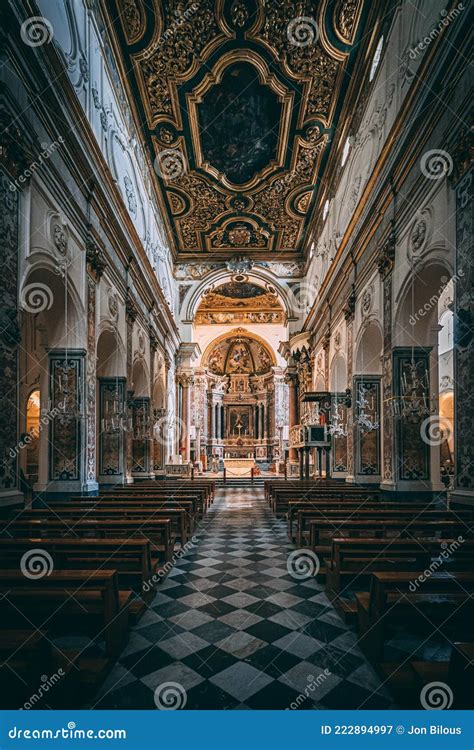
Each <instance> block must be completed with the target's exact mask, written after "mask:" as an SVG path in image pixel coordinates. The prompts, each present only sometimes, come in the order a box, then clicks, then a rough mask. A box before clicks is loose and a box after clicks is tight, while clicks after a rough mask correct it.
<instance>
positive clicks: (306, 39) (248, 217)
mask: <svg viewBox="0 0 474 750" xmlns="http://www.w3.org/2000/svg"><path fill="white" fill-rule="evenodd" d="M114 6H115V7H114ZM368 6H369V2H368V0H365V2H364V0H322V1H321V2H310V0H302V1H300V2H291V1H289V0H195V1H194V2H192V1H189V0H188V1H185V2H182V1H180V0H113V1H111V0H107V2H105V1H104V2H103V8H104V12H105V13H106V15H108V18H109V20H110V23H111V25H112V27H113V30H114V34H113V39H114V44H116V52H117V54H118V57H119V59H120V60H121V68H122V73H123V75H124V78H125V82H126V86H127V87H128V91H129V94H130V98H131V101H132V102H133V106H134V107H135V111H136V116H137V119H138V120H139V122H140V125H141V128H142V132H143V136H144V140H145V142H146V144H147V147H148V149H149V155H150V163H153V165H154V178H155V179H156V181H157V188H158V195H159V200H160V203H161V208H162V210H163V213H164V215H165V217H166V218H167V223H168V226H169V229H170V235H171V237H172V241H173V248H174V251H175V253H176V256H177V257H180V258H183V259H189V258H190V257H195V256H196V255H200V256H201V257H203V258H204V257H206V256H209V255H212V256H213V257H217V258H226V257H229V256H233V255H235V253H242V252H245V253H246V254H247V255H248V254H254V255H257V256H259V257H269V258H270V257H271V256H272V255H276V254H277V253H278V256H279V257H285V256H286V257H288V258H290V257H293V258H294V257H298V254H301V253H302V252H303V251H304V250H305V242H306V237H307V232H308V227H309V226H310V225H311V222H312V221H313V220H314V218H315V216H314V212H315V205H316V199H317V192H318V187H319V186H320V181H321V177H322V175H323V172H324V169H325V165H326V162H327V158H328V153H329V148H330V144H331V142H332V140H333V135H334V129H335V127H336V124H337V121H338V117H339V115H340V112H341V109H342V107H343V104H344V97H345V94H346V92H347V87H348V81H349V77H350V75H351V71H352V69H353V66H354V62H355V56H356V54H357V47H358V45H357V41H358V39H359V37H360V35H361V33H362V27H363V24H364V17H365V14H366V11H367V9H368ZM125 71H126V72H125Z"/></svg>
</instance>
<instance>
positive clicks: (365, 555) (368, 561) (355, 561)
mask: <svg viewBox="0 0 474 750" xmlns="http://www.w3.org/2000/svg"><path fill="white" fill-rule="evenodd" d="M436 543H437V545H438V547H439V541H437V542H436ZM325 562H326V594H327V596H328V598H329V599H330V600H331V601H333V602H334V601H335V600H336V599H337V598H338V597H339V593H340V591H341V582H342V581H344V584H345V585H347V581H348V580H351V579H354V577H357V586H358V587H359V585H360V583H361V578H362V576H368V575H369V574H370V573H371V571H373V570H377V571H381V570H423V569H424V568H426V567H428V565H429V564H430V562H431V550H430V549H429V548H428V547H427V545H426V544H420V543H418V542H417V541H414V540H412V539H371V538H365V537H364V538H355V539H353V538H348V539H344V538H339V539H338V538H336V539H333V540H332V550H331V557H330V559H328V560H326V561H325Z"/></svg>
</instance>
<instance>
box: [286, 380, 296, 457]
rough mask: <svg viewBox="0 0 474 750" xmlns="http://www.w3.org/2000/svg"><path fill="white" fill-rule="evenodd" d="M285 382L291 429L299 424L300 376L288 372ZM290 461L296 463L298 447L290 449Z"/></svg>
mask: <svg viewBox="0 0 474 750" xmlns="http://www.w3.org/2000/svg"><path fill="white" fill-rule="evenodd" d="M285 383H286V384H287V385H288V391H289V396H288V421H289V427H290V430H291V428H292V427H294V426H295V425H297V424H298V378H297V376H296V373H287V375H286V376H285ZM289 458H290V462H292V463H296V462H297V461H298V451H297V450H296V448H290V451H289Z"/></svg>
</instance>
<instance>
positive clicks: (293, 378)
mask: <svg viewBox="0 0 474 750" xmlns="http://www.w3.org/2000/svg"><path fill="white" fill-rule="evenodd" d="M284 382H285V383H286V385H289V386H290V388H295V387H296V386H297V385H298V373H297V372H296V371H294V372H292V371H291V370H287V371H286V372H285V376H284Z"/></svg>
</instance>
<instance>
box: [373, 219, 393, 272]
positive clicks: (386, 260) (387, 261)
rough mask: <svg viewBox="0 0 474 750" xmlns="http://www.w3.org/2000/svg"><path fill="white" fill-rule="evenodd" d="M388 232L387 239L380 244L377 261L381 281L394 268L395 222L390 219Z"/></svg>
mask: <svg viewBox="0 0 474 750" xmlns="http://www.w3.org/2000/svg"><path fill="white" fill-rule="evenodd" d="M390 225H391V226H390V232H389V234H388V237H387V238H386V240H385V242H384V243H383V244H382V246H381V248H380V250H379V254H378V259H377V267H378V270H379V274H380V275H381V277H382V278H383V279H386V278H387V276H389V275H390V274H391V273H392V271H393V268H394V265H395V250H396V246H397V236H396V233H395V222H394V220H393V219H392V221H391V222H390Z"/></svg>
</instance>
